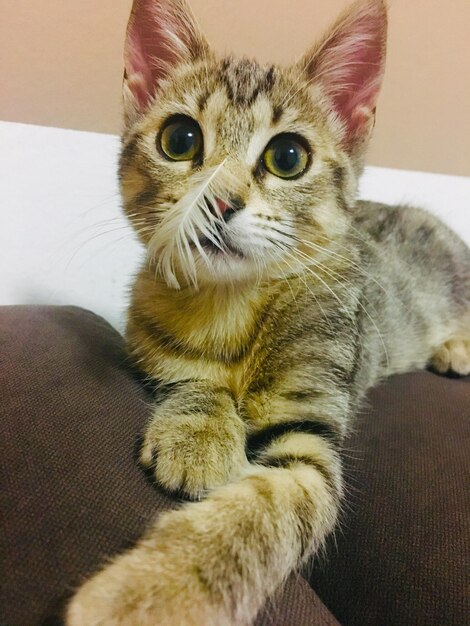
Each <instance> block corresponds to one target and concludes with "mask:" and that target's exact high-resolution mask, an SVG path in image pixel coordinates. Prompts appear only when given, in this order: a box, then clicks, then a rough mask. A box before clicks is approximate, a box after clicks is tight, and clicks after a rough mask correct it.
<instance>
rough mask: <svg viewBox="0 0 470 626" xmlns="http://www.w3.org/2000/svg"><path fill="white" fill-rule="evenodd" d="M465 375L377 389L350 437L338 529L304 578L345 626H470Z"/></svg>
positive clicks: (468, 394)
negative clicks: (345, 504) (347, 486)
mask: <svg viewBox="0 0 470 626" xmlns="http://www.w3.org/2000/svg"><path fill="white" fill-rule="evenodd" d="M469 434H470V377H469V378H465V379H460V380H458V379H449V378H443V377H440V376H436V375H435V374H432V373H429V372H418V373H414V374H408V375H406V376H397V377H395V378H394V379H392V380H390V381H388V382H386V383H384V384H382V385H381V386H380V387H378V388H377V389H374V390H373V392H372V393H371V395H370V408H369V409H368V410H366V411H364V415H362V416H361V417H360V419H359V422H358V424H357V429H356V434H355V435H354V436H353V437H352V439H351V440H350V441H349V444H348V448H349V454H348V455H347V456H348V459H347V460H348V476H349V484H350V485H351V488H350V493H349V497H348V501H349V504H350V510H349V511H347V512H346V514H345V515H344V516H343V517H344V522H343V526H342V531H341V532H338V533H337V535H336V540H337V546H335V545H333V544H331V545H330V546H329V548H328V552H327V558H326V559H325V560H322V561H321V562H318V563H317V564H316V565H315V567H314V569H313V571H312V572H311V575H310V580H311V583H312V585H313V587H314V588H315V590H316V591H317V593H318V594H319V596H320V597H321V598H322V600H323V601H324V602H325V603H326V604H327V606H329V607H330V608H331V609H332V610H333V612H334V614H335V615H336V617H337V618H338V619H339V621H340V622H341V623H342V624H344V625H347V626H368V625H370V626H373V625H374V626H466V625H468V624H470V480H469V479H470V462H469V457H470V437H469Z"/></svg>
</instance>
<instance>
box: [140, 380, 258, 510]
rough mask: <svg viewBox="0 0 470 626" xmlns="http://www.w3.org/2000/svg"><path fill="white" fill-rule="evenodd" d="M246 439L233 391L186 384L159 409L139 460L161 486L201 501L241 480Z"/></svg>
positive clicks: (203, 382)
mask: <svg viewBox="0 0 470 626" xmlns="http://www.w3.org/2000/svg"><path fill="white" fill-rule="evenodd" d="M245 439H246V427H245V424H244V423H243V421H242V420H241V419H240V417H239V416H238V414H237V411H236V409H235V402H234V399H233V397H232V394H231V393H230V391H229V389H228V388H226V387H221V386H216V385H214V384H212V383H211V382H210V381H206V380H199V381H196V380H195V381H187V382H182V383H179V384H177V385H175V386H174V389H173V390H172V391H171V392H170V393H169V394H168V396H167V397H166V398H165V400H163V402H161V403H160V404H159V405H157V406H156V407H155V409H154V411H153V414H152V417H151V419H150V422H149V424H148V426H147V430H146V432H145V435H144V441H143V445H142V448H141V452H140V460H141V462H142V464H143V465H145V466H147V467H150V468H152V470H153V474H154V476H155V479H156V481H157V482H158V484H160V485H161V486H162V487H164V488H165V489H168V490H170V491H178V492H183V493H185V494H186V495H188V496H190V497H192V498H194V499H198V498H199V497H200V496H202V495H205V494H206V493H207V491H208V490H210V489H213V488H214V487H218V486H221V485H225V484H226V483H228V482H229V481H230V480H234V479H236V478H238V477H239V476H240V474H241V472H242V470H243V469H244V468H245V467H246V465H247V459H246V455H245Z"/></svg>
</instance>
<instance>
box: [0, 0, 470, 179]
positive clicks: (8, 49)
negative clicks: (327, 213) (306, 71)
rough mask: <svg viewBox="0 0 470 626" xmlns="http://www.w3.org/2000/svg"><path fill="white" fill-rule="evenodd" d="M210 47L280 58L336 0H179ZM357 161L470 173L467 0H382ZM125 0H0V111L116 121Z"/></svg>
mask: <svg viewBox="0 0 470 626" xmlns="http://www.w3.org/2000/svg"><path fill="white" fill-rule="evenodd" d="M190 1H191V4H192V6H193V8H194V11H195V13H196V15H197V16H198V18H199V21H200V23H201V25H202V26H203V28H204V29H205V31H206V33H207V35H208V37H209V39H210V40H211V41H212V42H213V44H214V45H215V47H216V49H218V50H220V51H222V50H224V49H228V50H233V51H234V52H237V53H244V54H247V55H256V56H258V57H259V58H260V59H262V60H268V59H272V60H274V61H284V62H289V61H291V60H293V59H295V58H296V56H298V55H299V54H300V53H301V52H302V51H303V50H304V48H305V47H306V46H308V45H309V44H310V43H311V42H312V41H313V40H314V39H315V37H316V36H317V35H318V34H319V33H320V32H321V31H322V29H323V28H325V26H326V25H327V24H328V22H329V21H330V20H331V19H333V18H334V16H336V14H337V12H338V11H339V10H340V9H341V8H342V7H344V6H345V5H346V4H347V3H348V2H347V1H346V0H237V1H235V0H190ZM390 4H391V14H390V37H389V57H388V68H387V74H386V79H385V85H384V90H383V94H382V97H381V101H380V103H379V108H378V120H377V126H376V134H375V139H374V141H373V145H372V148H371V151H370V158H369V162H370V163H372V164H375V165H383V166H389V167H398V168H406V169H417V170H427V171H435V172H447V173H450V174H462V175H470V34H469V32H470V31H469V25H470V1H469V0H447V1H444V0H390ZM130 5H131V0H0V119H5V120H13V121H19V122H31V123H36V124H46V125H51V126H62V127H66V128H77V129H84V130H96V131H102V132H118V130H119V127H120V84H121V75H122V67H121V55H122V41H123V36H124V30H125V25H126V21H127V17H128V13H129V9H130Z"/></svg>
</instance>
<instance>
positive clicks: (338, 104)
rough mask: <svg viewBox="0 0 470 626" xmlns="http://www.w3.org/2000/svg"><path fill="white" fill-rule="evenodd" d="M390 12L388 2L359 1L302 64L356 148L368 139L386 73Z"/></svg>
mask: <svg viewBox="0 0 470 626" xmlns="http://www.w3.org/2000/svg"><path fill="white" fill-rule="evenodd" d="M386 38H387V8H386V4H385V2H384V0H358V1H357V2H355V3H354V4H353V5H352V6H351V7H349V9H347V10H346V11H345V12H344V13H343V15H342V16H341V17H340V18H339V19H338V20H337V22H336V23H335V24H334V25H333V27H332V28H331V29H330V30H329V32H328V33H327V34H326V36H325V37H324V38H323V40H322V41H320V43H319V44H317V45H316V46H315V47H314V48H313V49H311V50H310V51H309V52H308V53H307V54H306V55H305V56H304V57H303V58H302V59H301V61H300V62H299V64H300V67H301V68H302V71H304V72H306V73H307V77H308V80H309V81H310V82H311V83H312V84H315V83H316V84H320V85H321V86H322V88H323V91H324V93H325V94H326V95H327V97H328V98H329V100H330V102H331V105H332V107H333V109H334V111H335V113H336V114H337V115H338V117H339V118H340V120H341V121H342V123H343V125H344V129H345V137H344V140H345V143H346V145H347V146H351V147H353V146H354V145H355V144H356V143H357V142H358V141H359V142H361V141H364V140H366V139H367V138H368V136H369V134H370V130H371V129H372V127H373V123H374V117H375V107H376V103H377V97H378V95H379V91H380V87H381V83H382V78H383V74H384V67H385V51H386Z"/></svg>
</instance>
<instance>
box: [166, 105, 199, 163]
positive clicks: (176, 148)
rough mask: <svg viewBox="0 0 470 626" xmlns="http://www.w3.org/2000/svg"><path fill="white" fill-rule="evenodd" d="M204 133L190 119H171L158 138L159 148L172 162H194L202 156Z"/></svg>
mask: <svg viewBox="0 0 470 626" xmlns="http://www.w3.org/2000/svg"><path fill="white" fill-rule="evenodd" d="M202 144H203V141H202V131H201V129H200V127H199V124H198V123H197V122H195V121H194V120H193V119H191V118H190V117H186V116H177V117H173V118H170V119H169V120H168V122H167V123H166V124H165V126H164V127H163V129H162V130H161V132H160V134H159V135H158V137H157V147H158V148H159V149H160V151H161V153H162V154H163V156H164V157H166V158H167V159H170V161H193V160H194V159H196V158H197V157H199V156H200V155H201V154H202V147H203V145H202Z"/></svg>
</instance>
